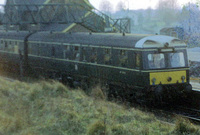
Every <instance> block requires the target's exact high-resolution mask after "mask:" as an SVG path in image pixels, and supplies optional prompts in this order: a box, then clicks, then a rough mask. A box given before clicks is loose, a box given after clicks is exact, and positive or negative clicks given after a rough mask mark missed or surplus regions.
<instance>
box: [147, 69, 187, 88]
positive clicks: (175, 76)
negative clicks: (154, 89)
mask: <svg viewBox="0 0 200 135" xmlns="http://www.w3.org/2000/svg"><path fill="white" fill-rule="evenodd" d="M177 82H178V83H185V82H186V71H171V72H155V73H150V85H158V84H160V83H161V84H175V83H177Z"/></svg>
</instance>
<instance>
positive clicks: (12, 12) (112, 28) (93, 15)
mask: <svg viewBox="0 0 200 135" xmlns="http://www.w3.org/2000/svg"><path fill="white" fill-rule="evenodd" d="M1 7H3V9H4V14H3V16H2V18H1V20H2V24H4V25H6V27H7V28H8V29H10V28H12V27H16V26H17V27H18V29H19V30H30V28H32V27H33V26H36V27H37V29H38V30H42V27H44V28H45V27H47V26H48V25H58V24H59V25H60V26H61V25H62V26H63V25H65V26H67V27H63V29H61V30H58V31H65V32H67V31H66V30H67V28H68V27H72V25H73V24H75V25H79V26H81V27H84V28H86V29H87V30H89V31H91V32H120V33H130V32H131V24H130V23H131V21H130V19H129V18H120V19H112V18H111V17H109V16H108V15H106V14H103V13H102V12H100V11H99V10H97V9H94V8H91V7H90V6H85V5H84V4H78V3H73V2H72V3H67V4H62V3H47V4H45V3H44V4H16V3H13V4H6V5H1ZM52 27H54V28H55V26H52ZM47 28H48V27H47ZM77 31H78V30H77Z"/></svg>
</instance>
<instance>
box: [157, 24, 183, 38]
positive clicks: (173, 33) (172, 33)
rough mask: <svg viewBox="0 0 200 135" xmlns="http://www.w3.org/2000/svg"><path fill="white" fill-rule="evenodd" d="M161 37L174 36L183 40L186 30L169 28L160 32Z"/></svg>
mask: <svg viewBox="0 0 200 135" xmlns="http://www.w3.org/2000/svg"><path fill="white" fill-rule="evenodd" d="M160 35H167V36H172V37H176V38H179V39H181V40H183V39H184V29H183V28H181V27H167V28H163V29H161V30H160Z"/></svg>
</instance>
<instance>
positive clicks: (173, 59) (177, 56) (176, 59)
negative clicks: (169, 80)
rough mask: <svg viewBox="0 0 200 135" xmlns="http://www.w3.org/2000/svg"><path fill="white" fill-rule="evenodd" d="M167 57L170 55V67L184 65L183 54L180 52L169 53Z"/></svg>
mask: <svg viewBox="0 0 200 135" xmlns="http://www.w3.org/2000/svg"><path fill="white" fill-rule="evenodd" d="M169 57H170V63H171V67H184V66H185V60H184V55H183V53H182V52H180V53H170V54H169Z"/></svg>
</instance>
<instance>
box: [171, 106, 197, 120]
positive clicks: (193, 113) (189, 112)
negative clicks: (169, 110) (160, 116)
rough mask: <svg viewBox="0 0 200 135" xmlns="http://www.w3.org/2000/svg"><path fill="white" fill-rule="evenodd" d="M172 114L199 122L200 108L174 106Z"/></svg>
mask: <svg viewBox="0 0 200 135" xmlns="http://www.w3.org/2000/svg"><path fill="white" fill-rule="evenodd" d="M174 110H175V111H174V112H173V114H175V115H178V116H181V117H184V118H187V119H189V120H192V121H194V122H198V123H200V110H198V109H192V108H187V107H177V108H174Z"/></svg>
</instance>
